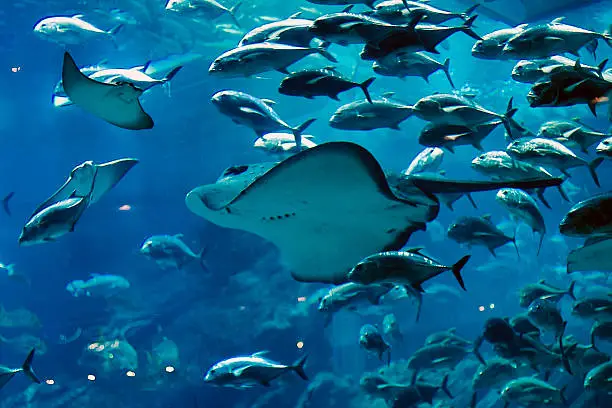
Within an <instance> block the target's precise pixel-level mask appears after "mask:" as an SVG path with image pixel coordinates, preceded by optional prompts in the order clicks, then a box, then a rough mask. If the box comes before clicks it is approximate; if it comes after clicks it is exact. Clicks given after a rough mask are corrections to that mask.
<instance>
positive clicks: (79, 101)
mask: <svg viewBox="0 0 612 408" xmlns="http://www.w3.org/2000/svg"><path fill="white" fill-rule="evenodd" d="M62 82H63V84H64V90H65V91H66V94H67V95H68V97H69V98H70V100H71V101H72V102H73V103H74V104H75V105H78V106H80V107H81V108H83V109H84V110H86V111H87V112H89V113H91V114H93V115H95V116H97V117H99V118H101V119H104V120H105V121H107V122H109V123H111V124H113V125H115V126H118V127H120V128H124V129H130V130H141V129H151V128H152V127H153V119H151V117H150V116H149V115H148V114H147V113H146V112H145V111H144V110H143V109H142V106H141V105H140V101H139V100H138V98H139V97H140V95H142V93H143V90H142V89H138V88H136V87H134V86H133V85H132V84H129V83H120V84H107V83H103V82H98V81H94V80H93V79H90V78H89V77H87V75H85V74H83V73H82V72H81V71H80V70H79V68H78V67H77V65H76V63H75V62H74V60H73V59H72V57H71V56H70V54H69V53H67V52H66V53H64V67H63V69H62Z"/></svg>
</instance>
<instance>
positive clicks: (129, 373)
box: [125, 370, 136, 377]
mask: <svg viewBox="0 0 612 408" xmlns="http://www.w3.org/2000/svg"><path fill="white" fill-rule="evenodd" d="M125 375H127V376H128V377H136V373H135V372H133V371H132V370H130V371H128V372H127V373H125Z"/></svg>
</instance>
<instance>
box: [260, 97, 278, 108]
mask: <svg viewBox="0 0 612 408" xmlns="http://www.w3.org/2000/svg"><path fill="white" fill-rule="evenodd" d="M261 101H262V102H263V103H265V104H266V105H268V106H269V107H272V106H274V105H276V102H275V101H273V100H272V99H262V100H261Z"/></svg>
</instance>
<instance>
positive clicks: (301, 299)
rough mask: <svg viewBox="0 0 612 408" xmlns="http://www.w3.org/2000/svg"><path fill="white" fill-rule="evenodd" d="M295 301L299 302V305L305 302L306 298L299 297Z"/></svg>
mask: <svg viewBox="0 0 612 408" xmlns="http://www.w3.org/2000/svg"><path fill="white" fill-rule="evenodd" d="M297 301H298V302H300V303H302V302H305V301H306V296H300V297H299V298H298V299H297Z"/></svg>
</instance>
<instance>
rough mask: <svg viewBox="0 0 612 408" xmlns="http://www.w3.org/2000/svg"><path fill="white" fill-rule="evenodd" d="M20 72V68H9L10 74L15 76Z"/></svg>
mask: <svg viewBox="0 0 612 408" xmlns="http://www.w3.org/2000/svg"><path fill="white" fill-rule="evenodd" d="M19 71H21V67H12V68H11V72H12V73H14V74H16V73H17V72H19Z"/></svg>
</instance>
